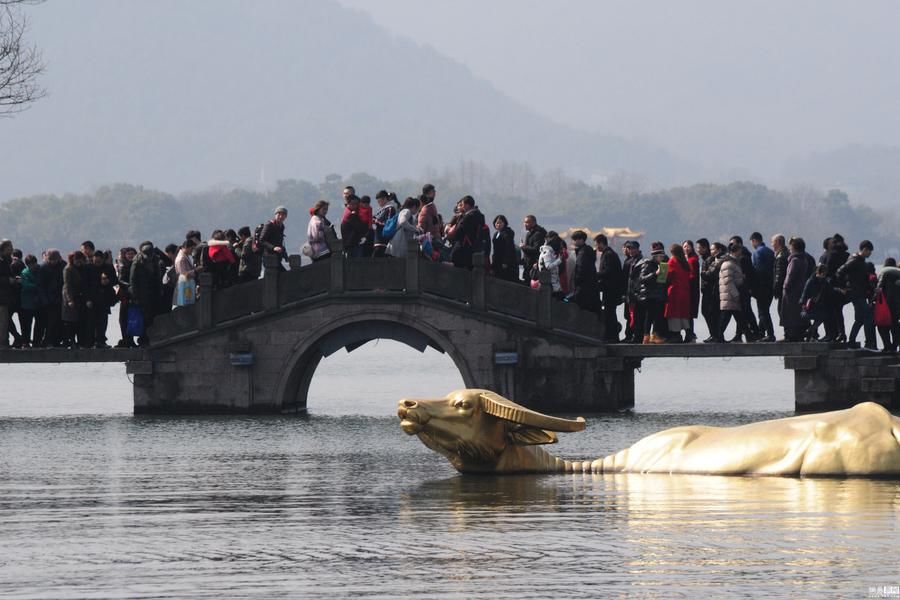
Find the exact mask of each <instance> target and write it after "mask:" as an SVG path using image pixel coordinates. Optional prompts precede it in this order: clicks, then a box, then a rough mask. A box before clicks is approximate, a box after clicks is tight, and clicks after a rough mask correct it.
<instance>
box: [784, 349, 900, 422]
mask: <svg viewBox="0 0 900 600" xmlns="http://www.w3.org/2000/svg"><path fill="white" fill-rule="evenodd" d="M784 368H785V369H791V370H793V371H794V403H795V408H796V410H797V412H812V411H823V410H837V409H841V408H849V407H851V406H853V405H855V404H859V403H861V402H875V403H877V404H880V405H882V406H884V407H885V408H887V409H892V408H893V409H898V408H900V381H898V379H900V364H898V360H897V357H896V356H878V355H876V354H872V353H871V352H867V351H864V350H832V351H830V352H828V353H823V354H814V355H805V356H786V357H785V358H784Z"/></svg>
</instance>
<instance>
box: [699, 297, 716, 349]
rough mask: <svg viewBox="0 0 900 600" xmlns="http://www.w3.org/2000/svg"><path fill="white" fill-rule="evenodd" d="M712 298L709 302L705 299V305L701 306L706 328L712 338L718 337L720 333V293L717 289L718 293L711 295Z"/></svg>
mask: <svg viewBox="0 0 900 600" xmlns="http://www.w3.org/2000/svg"><path fill="white" fill-rule="evenodd" d="M710 296H711V297H710V298H709V299H708V300H707V299H706V298H704V299H703V303H702V304H701V305H700V312H701V313H702V314H703V320H704V321H705V322H706V328H707V329H708V330H709V336H710V337H712V338H716V337H718V332H719V291H718V288H717V289H716V293H715V294H712V293H710Z"/></svg>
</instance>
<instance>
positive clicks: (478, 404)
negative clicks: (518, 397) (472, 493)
mask: <svg viewBox="0 0 900 600" xmlns="http://www.w3.org/2000/svg"><path fill="white" fill-rule="evenodd" d="M397 416H398V417H400V427H402V428H403V431H405V432H406V433H408V434H410V435H413V434H415V435H417V436H419V439H420V440H422V443H424V444H425V445H426V446H428V447H429V448H431V449H432V450H434V451H435V452H437V453H438V454H441V455H442V456H444V457H446V458H447V460H449V461H450V463H451V464H452V465H453V466H454V467H456V469H457V470H458V471H460V472H461V473H527V472H541V471H547V470H553V469H552V468H551V469H548V466H550V465H548V464H547V463H548V461H550V462H553V461H557V460H558V459H555V458H553V457H551V456H550V455H549V454H547V453H546V452H543V451H542V450H540V449H538V448H535V446H536V445H539V444H553V443H555V442H556V434H555V433H554V432H568V431H581V430H582V429H584V419H583V418H581V417H578V418H577V419H575V420H570V419H560V418H557V417H551V416H548V415H544V414H541V413H538V412H535V411H533V410H529V409H527V408H525V407H524V406H520V405H518V404H516V403H515V402H512V401H511V400H507V399H506V398H503V397H502V396H500V395H498V394H496V393H494V392H491V391H488V390H479V389H466V390H457V391H455V392H451V393H449V394H447V396H446V397H444V398H439V399H433V400H420V399H409V398H406V399H403V400H401V401H400V403H399V406H398V409H397Z"/></svg>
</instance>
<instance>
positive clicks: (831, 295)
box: [800, 264, 835, 343]
mask: <svg viewBox="0 0 900 600" xmlns="http://www.w3.org/2000/svg"><path fill="white" fill-rule="evenodd" d="M834 303H835V290H834V285H832V282H831V278H830V277H828V267H827V266H826V265H823V264H818V265H816V268H815V270H814V271H813V275H812V277H810V278H809V279H807V280H806V285H805V286H804V287H803V294H802V295H801V296H800V306H801V307H802V312H801V317H802V318H803V319H804V320H805V321H808V322H811V325H810V326H809V329H808V330H807V332H806V335H805V336H804V338H805V339H807V340H809V341H814V340H816V339H817V336H816V330H818V329H819V326H820V325H822V324H823V323H826V322H828V321H830V320H831V318H832V313H833V311H834ZM830 329H831V328H830V326H828V325H826V327H825V330H826V331H830ZM819 341H822V342H826V343H827V342H831V341H834V338H833V337H831V335H827V334H826V336H825V337H824V338H822V339H821V340H819Z"/></svg>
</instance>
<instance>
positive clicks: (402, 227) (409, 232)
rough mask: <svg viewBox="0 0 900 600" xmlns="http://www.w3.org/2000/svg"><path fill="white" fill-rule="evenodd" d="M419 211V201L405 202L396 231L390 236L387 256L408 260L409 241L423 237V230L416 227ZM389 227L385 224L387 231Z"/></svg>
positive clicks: (411, 199) (410, 200) (414, 199)
mask: <svg viewBox="0 0 900 600" xmlns="http://www.w3.org/2000/svg"><path fill="white" fill-rule="evenodd" d="M418 211H419V201H418V200H417V199H416V198H413V197H409V198H407V199H406V200H404V202H403V207H402V208H401V209H400V213H399V214H398V215H397V221H396V226H395V231H394V232H393V233H392V234H391V236H390V241H389V242H388V245H387V254H388V255H390V256H393V257H394V258H406V254H407V250H408V246H409V240H411V239H413V238H415V237H416V236H420V235H422V233H423V232H422V230H421V229H419V228H418V227H417V226H416V213H417V212H418ZM387 228H388V225H387V224H385V229H387Z"/></svg>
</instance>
